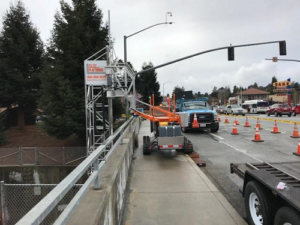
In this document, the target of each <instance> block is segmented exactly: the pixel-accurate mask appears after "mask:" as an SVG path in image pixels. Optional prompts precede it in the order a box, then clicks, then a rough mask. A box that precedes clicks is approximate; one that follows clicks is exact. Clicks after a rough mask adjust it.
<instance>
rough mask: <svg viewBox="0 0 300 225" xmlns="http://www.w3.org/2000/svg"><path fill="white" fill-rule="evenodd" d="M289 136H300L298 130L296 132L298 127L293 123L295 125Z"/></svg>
mask: <svg viewBox="0 0 300 225" xmlns="http://www.w3.org/2000/svg"><path fill="white" fill-rule="evenodd" d="M291 138H300V135H299V132H298V127H297V125H296V123H295V126H294V131H293V136H291Z"/></svg>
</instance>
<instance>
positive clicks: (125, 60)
mask: <svg viewBox="0 0 300 225" xmlns="http://www.w3.org/2000/svg"><path fill="white" fill-rule="evenodd" d="M126 41H127V37H126V36H124V63H125V65H126V64H127V43H126ZM127 85H128V83H127V71H126V69H125V86H126V89H127V88H128V87H127ZM125 101H126V116H128V114H129V105H128V100H127V99H125Z"/></svg>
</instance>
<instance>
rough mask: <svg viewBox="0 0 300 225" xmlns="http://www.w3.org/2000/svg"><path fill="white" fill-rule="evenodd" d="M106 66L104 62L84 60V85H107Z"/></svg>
mask: <svg viewBox="0 0 300 225" xmlns="http://www.w3.org/2000/svg"><path fill="white" fill-rule="evenodd" d="M106 66H107V62H106V60H97V61H93V60H86V61H85V62H84V76H85V84H86V85H95V86H101V85H107V75H106V73H105V68H106Z"/></svg>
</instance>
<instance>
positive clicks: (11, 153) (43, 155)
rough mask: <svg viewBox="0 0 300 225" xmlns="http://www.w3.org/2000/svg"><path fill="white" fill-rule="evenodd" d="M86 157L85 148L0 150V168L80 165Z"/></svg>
mask: <svg viewBox="0 0 300 225" xmlns="http://www.w3.org/2000/svg"><path fill="white" fill-rule="evenodd" d="M86 156H87V151H86V148H85V147H20V148H0V166H1V165H78V164H80V163H81V162H82V161H83V160H84V159H85V158H86Z"/></svg>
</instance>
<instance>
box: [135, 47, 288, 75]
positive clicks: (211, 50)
mask: <svg viewBox="0 0 300 225" xmlns="http://www.w3.org/2000/svg"><path fill="white" fill-rule="evenodd" d="M275 43H279V47H280V55H286V51H283V50H285V41H270V42H261V43H253V44H245V45H232V46H226V47H221V48H215V49H210V50H206V51H203V52H198V53H196V54H193V55H189V56H186V57H183V58H180V59H176V60H173V61H171V62H167V63H164V64H161V65H158V66H155V67H152V68H150V69H147V70H141V71H139V72H137V73H136V74H135V75H138V74H142V73H146V72H149V71H152V70H155V69H158V68H161V67H164V66H168V65H171V64H173V63H177V62H180V61H183V60H186V59H189V58H192V57H195V56H198V55H203V54H205V53H209V52H215V51H219V50H223V49H229V48H241V47H249V46H255V45H266V44H275Z"/></svg>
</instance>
